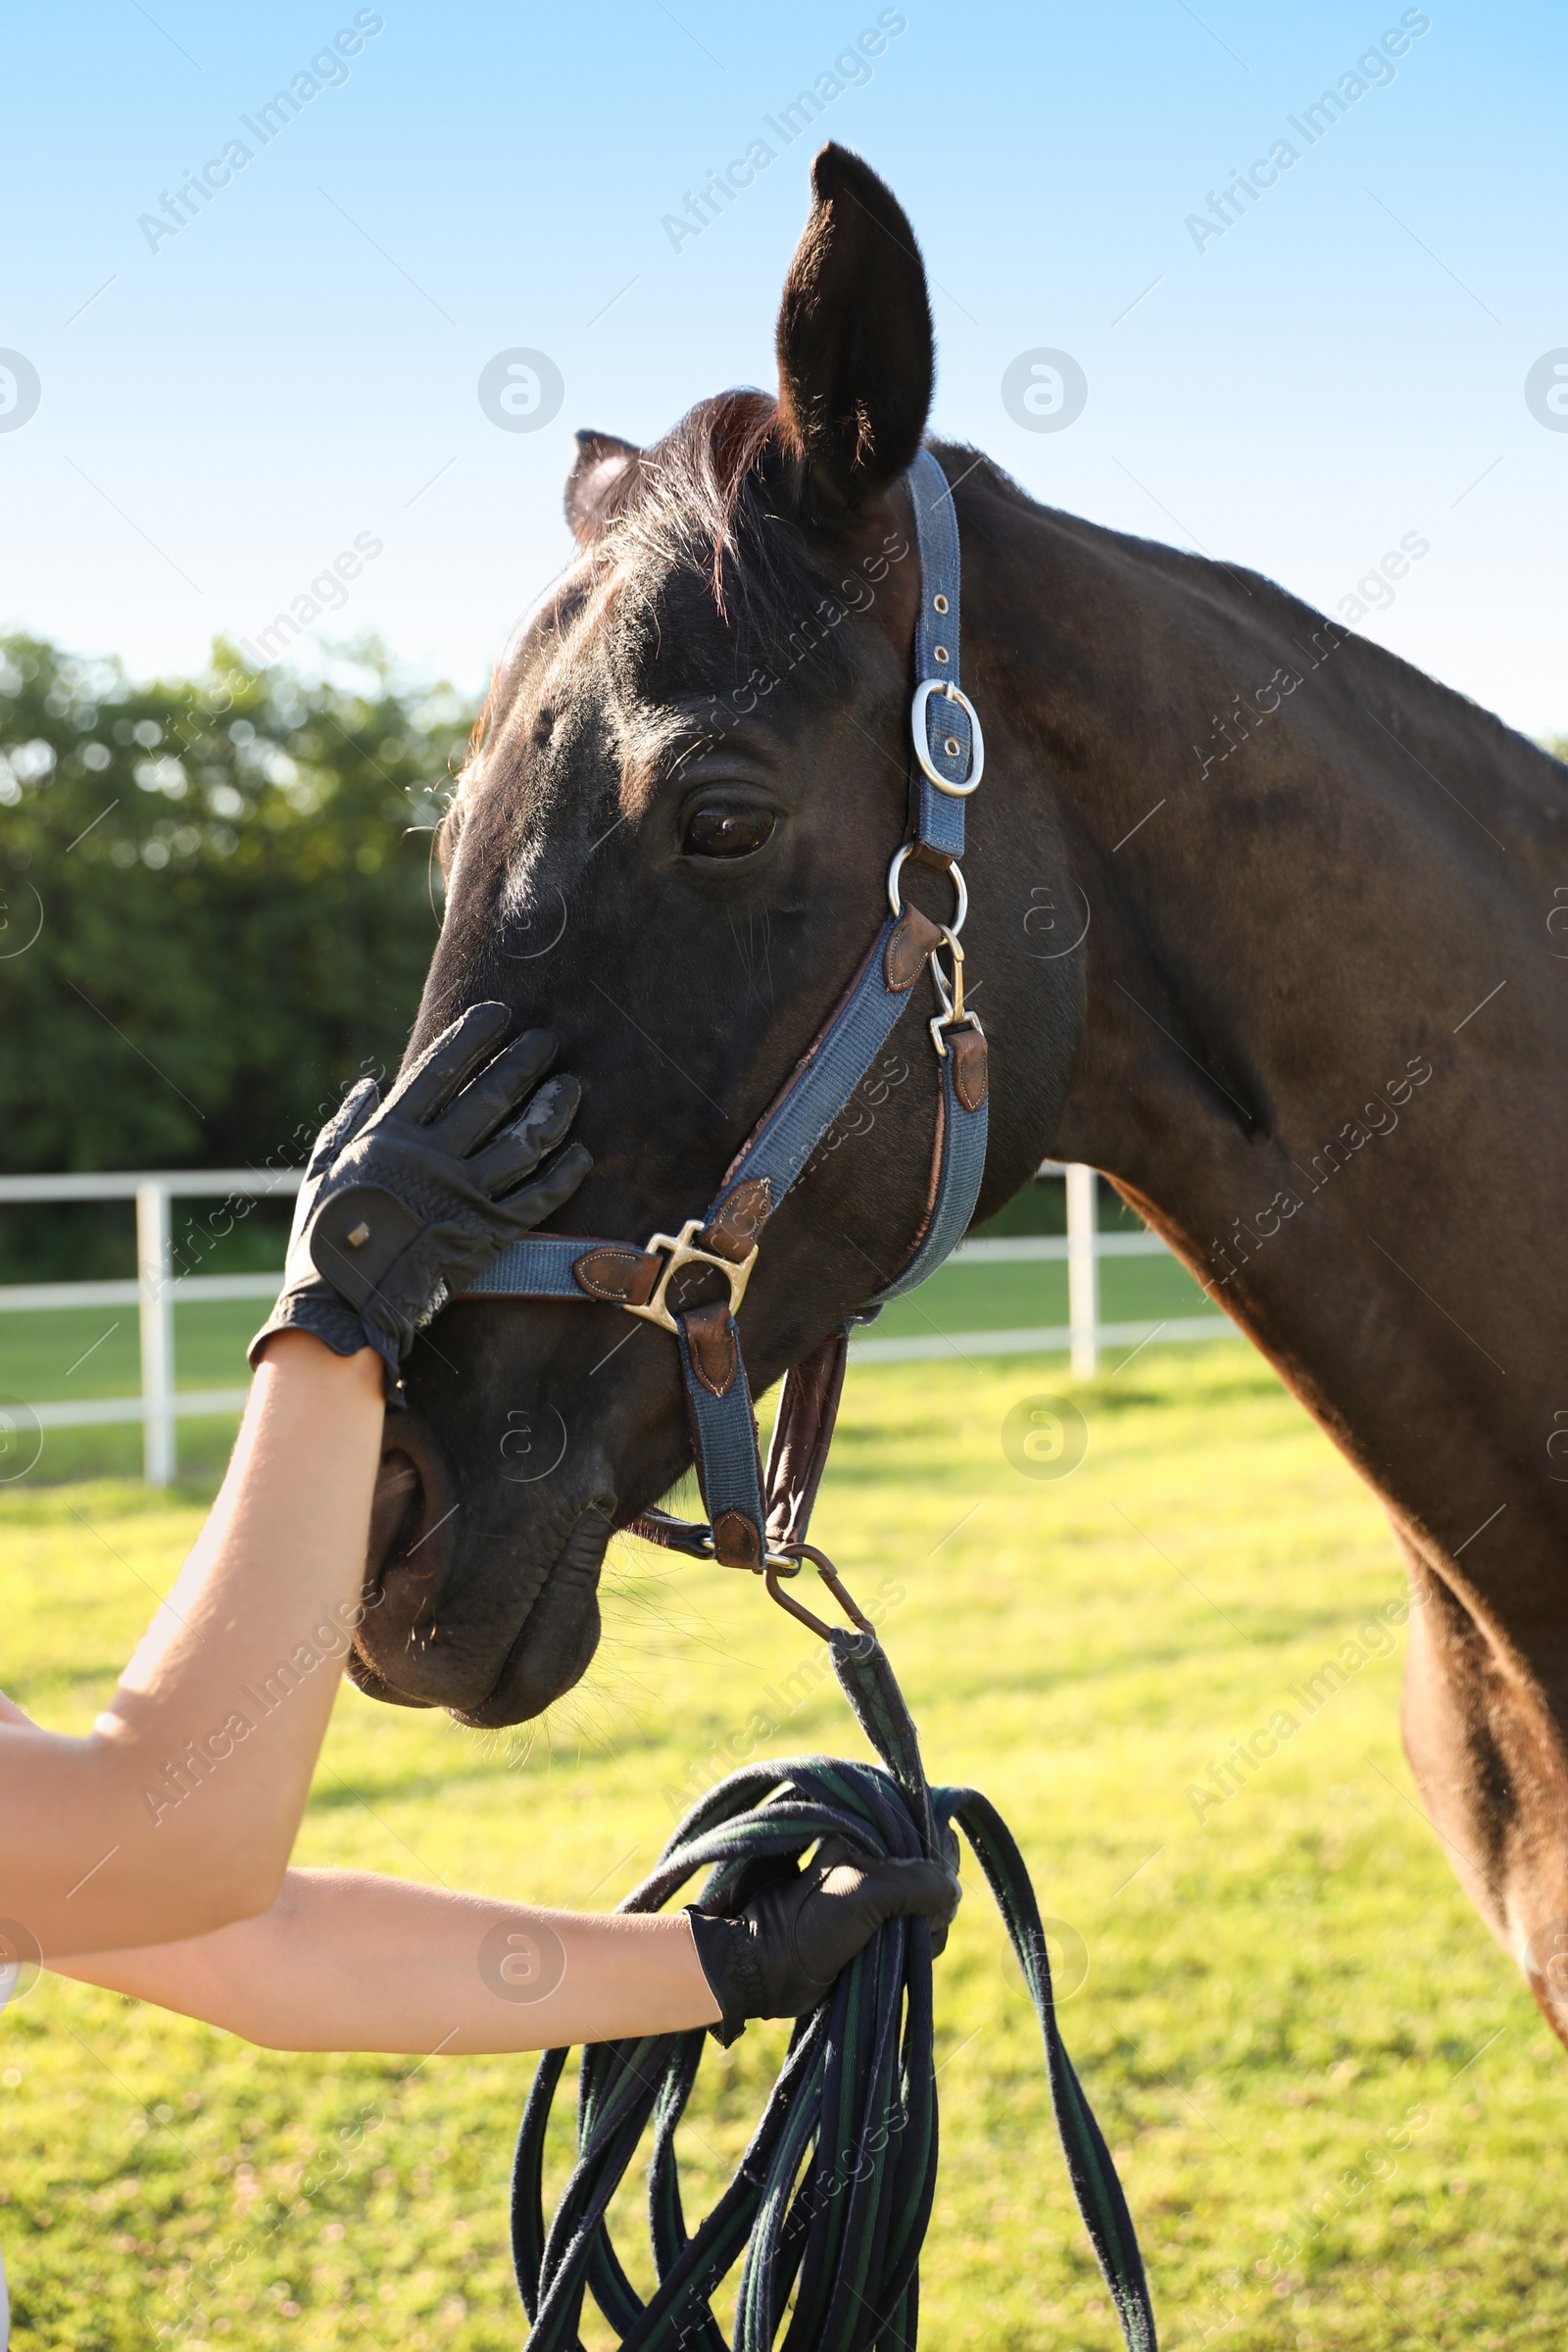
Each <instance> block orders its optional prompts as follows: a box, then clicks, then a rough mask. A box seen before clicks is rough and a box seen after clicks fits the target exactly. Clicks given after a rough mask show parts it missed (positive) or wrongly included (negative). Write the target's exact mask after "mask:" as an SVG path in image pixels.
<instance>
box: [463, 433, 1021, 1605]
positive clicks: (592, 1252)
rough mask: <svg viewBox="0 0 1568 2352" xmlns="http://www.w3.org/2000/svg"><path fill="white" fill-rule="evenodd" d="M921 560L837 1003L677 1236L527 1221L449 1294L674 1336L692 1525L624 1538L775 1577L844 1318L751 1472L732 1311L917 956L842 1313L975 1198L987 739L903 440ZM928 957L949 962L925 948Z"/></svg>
mask: <svg viewBox="0 0 1568 2352" xmlns="http://www.w3.org/2000/svg"><path fill="white" fill-rule="evenodd" d="M907 482H908V486H909V491H910V496H911V498H912V501H913V505H914V516H915V535H916V541H917V545H918V549H919V560H920V615H919V619H918V621H917V622H916V625H915V633H914V655H915V674H916V676H917V678H918V679H919V683H918V685H917V686H916V687H915V690H914V700H913V703H912V704H911V706H910V711H909V724H910V733H911V736H912V740H913V750H914V759H913V762H912V765H911V769H910V776H909V825H908V832H907V837H906V839H905V840H904V841H903V842H902V843H901V844H900V846H899V848H898V850H897V851H896V852H895V854H894V858H893V862H892V864H891V866H890V867H889V869H888V900H889V906H890V912H889V914H888V915H887V917H886V919H885V920H884V922H883V925H882V928H881V930H880V931H879V933H878V934H877V937H876V939H875V940H874V941H873V942H872V944H871V947H870V948H869V949H868V951H867V953H866V955H865V956H864V958H863V960H862V962H861V964H860V966H859V969H858V971H857V972H856V974H855V977H854V978H853V980H852V981H851V982H850V985H849V987H848V989H847V990H846V992H845V994H844V996H843V998H842V999H841V1001H840V1003H839V1005H838V1006H837V1008H836V1010H835V1011H833V1012H832V1013H830V1014H829V1016H828V1019H827V1021H826V1022H825V1023H824V1025H823V1027H822V1028H821V1029H820V1030H819V1031H818V1032H817V1035H816V1037H815V1038H814V1040H813V1041H812V1043H811V1045H810V1047H809V1050H808V1052H807V1054H805V1056H804V1058H803V1059H802V1060H801V1062H800V1063H799V1064H798V1066H797V1068H796V1070H795V1073H794V1075H793V1077H791V1078H790V1079H789V1080H788V1081H787V1082H786V1084H785V1086H784V1087H783V1089H782V1091H781V1092H780V1093H779V1094H778V1095H777V1096H775V1098H774V1100H773V1102H772V1103H770V1104H769V1106H768V1108H767V1109H766V1110H765V1111H764V1112H763V1114H762V1116H761V1118H760V1121H759V1122H758V1124H757V1126H756V1127H755V1128H754V1129H753V1131H752V1133H751V1135H750V1137H749V1138H748V1139H747V1141H746V1142H745V1143H744V1144H743V1145H742V1147H741V1149H740V1151H739V1152H737V1154H736V1156H735V1158H734V1159H733V1160H732V1161H731V1162H730V1165H729V1167H728V1169H727V1170H726V1172H725V1175H724V1180H723V1182H722V1184H721V1185H720V1187H719V1190H718V1194H717V1197H716V1198H715V1199H714V1201H713V1202H712V1203H711V1206H710V1208H709V1210H708V1213H707V1215H706V1216H703V1217H691V1218H688V1220H687V1222H686V1223H685V1224H684V1225H683V1226H682V1227H681V1230H680V1232H679V1233H678V1234H667V1233H656V1234H654V1235H653V1236H652V1237H651V1239H650V1240H649V1242H648V1244H647V1246H646V1248H644V1249H640V1250H639V1249H636V1248H632V1247H628V1246H627V1245H626V1244H625V1243H621V1242H606V1241H596V1240H590V1239H587V1238H585V1237H584V1236H582V1235H580V1234H557V1233H533V1234H528V1235H526V1236H525V1237H524V1238H523V1239H522V1240H521V1241H519V1242H515V1243H513V1245H512V1246H511V1248H510V1249H508V1250H503V1251H502V1253H501V1255H500V1256H499V1257H497V1258H496V1259H495V1260H494V1261H493V1263H492V1264H491V1265H489V1266H488V1267H487V1268H486V1269H485V1271H484V1273H483V1274H482V1275H480V1277H479V1279H478V1280H477V1281H476V1282H475V1283H474V1284H473V1286H472V1288H471V1289H470V1290H468V1291H466V1292H465V1293H464V1294H463V1296H464V1297H465V1298H470V1299H474V1298H480V1299H598V1300H600V1301H602V1302H604V1303H606V1304H609V1305H613V1306H619V1307H623V1308H624V1309H625V1311H626V1312H627V1313H628V1314H632V1315H638V1316H640V1317H642V1318H643V1320H645V1321H646V1322H649V1323H655V1324H657V1325H658V1326H659V1328H660V1329H661V1330H662V1331H667V1332H670V1333H671V1334H672V1335H673V1337H674V1339H675V1343H676V1345H677V1347H678V1348H679V1349H680V1362H681V1373H682V1376H683V1379H684V1382H685V1389H686V1401H687V1410H688V1415H689V1418H690V1422H691V1432H692V1443H693V1448H694V1451H695V1454H696V1460H697V1476H698V1480H699V1483H700V1485H701V1488H702V1495H703V1504H704V1508H705V1509H706V1510H707V1512H708V1524H707V1525H706V1526H695V1525H691V1524H689V1523H688V1522H686V1521H684V1520H680V1519H674V1518H671V1517H670V1516H669V1515H668V1514H667V1513H665V1512H663V1511H645V1512H644V1513H643V1514H642V1515H641V1517H640V1518H637V1519H634V1520H633V1521H632V1522H631V1526H632V1529H633V1532H634V1533H635V1534H638V1535H641V1536H644V1537H646V1538H647V1539H648V1540H649V1541H651V1542H653V1543H657V1544H670V1545H672V1546H673V1547H674V1548H676V1549H677V1550H681V1551H687V1552H691V1553H693V1554H695V1555H697V1556H698V1557H701V1558H716V1559H717V1560H718V1561H719V1562H720V1563H721V1564H722V1565H723V1566H725V1567H730V1568H747V1569H752V1570H754V1571H757V1572H759V1573H762V1572H767V1573H769V1581H770V1582H772V1580H773V1575H774V1574H776V1573H777V1572H784V1573H793V1572H794V1570H795V1567H796V1563H797V1558H798V1556H799V1553H800V1550H801V1548H802V1547H803V1546H804V1544H805V1539H806V1533H807V1528H808V1525H809V1519H810V1513H811V1505H812V1503H813V1502H814V1501H815V1499H816V1490H817V1487H818V1485H819V1484H820V1481H821V1476H822V1471H823V1468H824V1466H825V1463H826V1458H827V1447H828V1441H829V1439H830V1437H831V1434H832V1428H833V1420H834V1416H835V1414H836V1412H837V1409H838V1400H839V1393H840V1390H841V1389H842V1387H843V1382H844V1368H845V1361H846V1355H847V1350H848V1340H849V1331H850V1327H851V1325H850V1324H847V1325H845V1327H844V1328H843V1329H842V1330H839V1331H835V1332H833V1333H832V1334H830V1336H829V1337H828V1338H827V1339H826V1340H824V1341H823V1342H822V1343H821V1345H820V1346H819V1347H817V1348H814V1349H813V1350H812V1352H811V1353H810V1354H809V1356H807V1357H806V1358H805V1359H804V1360H803V1361H802V1362H801V1363H799V1364H797V1365H795V1366H793V1367H792V1368H791V1370H790V1371H789V1372H788V1373H787V1374H786V1376H785V1381H784V1393H783V1397H782V1399H781V1402H780V1407H779V1415H778V1423H777V1427H776V1429H775V1431H774V1436H773V1444H772V1448H771V1451H770V1453H769V1456H768V1463H767V1470H766V1474H765V1477H764V1474H763V1471H762V1466H761V1456H760V1447H759V1444H758V1436H757V1422H756V1417H755V1414H754V1412H753V1409H752V1397H751V1391H750V1389H749V1387H748V1386H747V1380H746V1366H745V1364H744V1362H743V1361H742V1358H741V1344H740V1333H739V1331H738V1329H737V1327H736V1321H735V1318H736V1315H737V1313H738V1311H739V1308H740V1304H741V1300H742V1299H744V1298H745V1296H746V1286H747V1284H748V1282H749V1281H750V1280H751V1274H752V1268H753V1267H754V1266H755V1265H756V1263H757V1253H758V1249H759V1247H760V1236H761V1232H762V1228H763V1226H764V1225H765V1224H766V1222H767V1219H768V1218H769V1217H770V1216H771V1215H772V1213H773V1211H774V1210H775V1209H776V1208H777V1207H778V1204H779V1202H780V1201H782V1200H783V1198H784V1196H785V1194H786V1193H787V1192H788V1191H789V1189H790V1187H791V1185H792V1184H794V1182H795V1180H796V1178H797V1177H798V1176H799V1175H800V1174H801V1172H802V1170H803V1169H804V1168H805V1167H806V1165H807V1163H808V1161H809V1159H810V1157H811V1154H812V1153H813V1152H814V1151H815V1150H816V1147H817V1145H818V1144H819V1143H820V1142H821V1140H822V1138H823V1136H824V1135H825V1134H826V1133H827V1131H828V1129H829V1128H830V1127H831V1126H832V1124H833V1122H834V1120H835V1119H837V1118H838V1117H839V1116H840V1114H841V1113H842V1112H843V1111H844V1110H845V1109H846V1108H847V1107H848V1106H849V1103H850V1102H851V1100H852V1099H853V1097H854V1095H855V1092H856V1089H857V1088H858V1086H859V1085H860V1083H861V1081H862V1080H863V1079H864V1077H865V1076H866V1074H867V1072H868V1071H869V1070H870V1068H871V1066H872V1064H873V1063H874V1061H875V1060H876V1057H877V1055H878V1054H880V1053H881V1051H882V1048H883V1046H884V1045H885V1044H886V1042H887V1039H888V1037H889V1035H890V1034H891V1032H892V1029H893V1025H894V1023H895V1022H896V1021H897V1020H898V1018H899V1016H900V1015H901V1013H903V1011H904V1010H905V1008H906V1006H907V1004H908V1002H909V993H910V991H911V989H912V988H913V987H914V984H915V982H916V981H917V980H918V979H919V977H920V974H921V973H922V972H923V971H924V970H925V969H926V968H927V966H929V967H930V971H931V976H932V979H933V981H934V983H935V987H936V996H937V1011H936V1014H935V1016H934V1017H933V1019H932V1020H931V1022H930V1034H931V1042H932V1045H933V1047H934V1049H935V1053H936V1058H937V1064H938V1069H939V1073H940V1091H939V1094H938V1101H937V1132H936V1148H935V1155H934V1161H933V1167H932V1183H931V1190H930V1196H929V1199H928V1201H927V1205H926V1210H925V1215H924V1218H923V1219H922V1222H921V1225H920V1229H919V1231H918V1232H917V1234H916V1235H915V1237H914V1241H913V1243H912V1244H911V1245H910V1249H909V1252H908V1255H907V1258H906V1260H905V1262H904V1264H903V1266H902V1267H901V1268H900V1270H899V1272H898V1273H897V1274H896V1275H895V1276H894V1277H893V1279H892V1281H891V1282H889V1283H888V1284H887V1285H886V1286H885V1287H884V1288H883V1289H882V1290H880V1291H878V1292H877V1293H876V1295H875V1297H874V1298H873V1299H870V1300H869V1301H868V1302H867V1304H866V1305H865V1306H864V1307H863V1308H862V1309H861V1310H860V1311H859V1312H858V1314H856V1315H854V1316H853V1317H852V1318H851V1324H854V1323H866V1322H869V1321H870V1320H871V1318H872V1316H874V1315H876V1314H878V1313H879V1312H880V1311H881V1309H882V1307H883V1306H885V1305H886V1303H887V1301H888V1300H889V1299H897V1298H900V1297H901V1296H902V1295H903V1294H904V1293H905V1292H906V1291H909V1290H912V1289H913V1288H914V1286H915V1284H916V1283H919V1282H923V1281H924V1280H925V1278H926V1276H927V1275H928V1274H930V1273H932V1272H933V1271H934V1270H935V1269H936V1267H938V1266H939V1265H940V1264H941V1263H942V1261H943V1259H944V1258H945V1257H946V1256H947V1255H948V1253H949V1251H950V1250H952V1249H953V1248H954V1246H955V1244H956V1243H957V1242H958V1241H959V1240H961V1238H962V1236H963V1234H964V1231H965V1229H966V1228H967V1226H968V1224H969V1220H970V1218H971V1217H972V1215H973V1214H974V1205H975V1201H976V1199H977V1198H978V1196H979V1191H980V1179H981V1176H982V1173H983V1172H984V1168H985V1156H986V1090H987V1069H986V1043H985V1035H984V1032H983V1031H982V1029H981V1027H980V1023H979V1021H978V1020H977V1019H976V1017H975V1015H974V1014H973V1013H972V1012H970V1011H968V1010H967V1009H966V1007H965V1005H964V1001H963V949H962V946H961V944H960V938H959V935H960V933H961V932H962V929H963V921H964V915H965V913H966V911H967V908H968V894H967V892H966V891H965V889H964V883H963V875H962V873H961V871H960V869H959V866H958V859H959V858H961V857H962V855H963V841H964V803H965V801H966V800H967V799H968V797H969V795H970V794H971V793H972V792H973V791H974V789H975V787H976V786H977V785H978V783H979V782H980V778H981V774H982V772H983V769H984V765H985V741H984V738H983V736H982V734H981V731H980V721H979V718H978V717H977V715H976V713H975V711H974V707H973V705H972V704H971V703H970V702H969V700H968V698H967V696H965V695H964V693H963V692H962V690H961V688H960V687H959V684H958V520H957V515H956V512H955V509H954V505H953V494H952V491H951V490H950V489H949V487H948V481H947V476H946V475H945V474H944V472H943V470H942V467H941V466H939V465H938V463H937V461H936V459H935V458H934V457H933V456H932V455H931V453H930V451H929V450H921V452H920V454H919V456H918V457H917V458H916V459H915V461H914V464H913V465H912V466H910V468H909V471H908V474H907ZM909 858H923V859H925V860H926V861H927V862H928V863H935V864H939V865H941V866H943V867H945V868H946V869H947V871H948V872H949V873H950V874H951V875H952V877H953V883H954V892H955V905H954V911H953V919H952V921H951V922H948V923H942V924H938V923H933V922H932V921H931V920H930V919H929V917H928V916H926V915H924V914H922V913H921V912H920V909H919V908H918V907H912V906H911V907H906V906H905V905H904V903H903V900H902V898H901V897H900V876H901V874H902V872H903V870H904V867H905V864H906V863H907V860H908V859H909ZM944 951H945V952H946V954H947V956H948V965H949V969H948V972H947V973H946V974H945V973H944V972H943V969H942V966H941V964H940V962H939V961H938V960H937V958H938V956H940V955H941V954H942V953H943V952H944ZM688 1266H703V1267H708V1268H711V1269H712V1270H713V1271H714V1272H716V1273H717V1274H719V1275H721V1276H722V1278H723V1280H724V1283H725V1286H726V1291H727V1297H726V1298H723V1299H712V1300H711V1301H710V1302H709V1303H707V1304H704V1305H699V1306H692V1307H685V1308H682V1307H681V1306H679V1305H678V1304H677V1305H676V1306H675V1307H674V1308H672V1307H671V1305H670V1285H671V1283H672V1281H673V1280H674V1278H675V1276H676V1275H678V1274H679V1273H681V1272H682V1271H683V1269H684V1268H686V1267H688Z"/></svg>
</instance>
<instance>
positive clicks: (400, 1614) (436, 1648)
mask: <svg viewBox="0 0 1568 2352" xmlns="http://www.w3.org/2000/svg"><path fill="white" fill-rule="evenodd" d="M509 1500H510V1501H511V1502H512V1506H513V1507H511V1508H510V1509H509V1511H508V1516H507V1522H506V1524H505V1525H504V1526H501V1527H498V1528H487V1527H486V1526H485V1525H484V1524H483V1521H482V1519H481V1518H480V1516H479V1515H478V1513H476V1512H474V1511H471V1510H469V1509H467V1508H466V1507H465V1498H464V1496H463V1495H462V1493H461V1491H460V1488H459V1485H458V1481H457V1480H456V1478H455V1477H454V1475H453V1472H452V1468H451V1465H450V1463H449V1461H448V1458H447V1455H446V1451H445V1448H444V1447H443V1446H442V1445H441V1442H440V1440H439V1439H438V1438H437V1436H436V1434H435V1431H434V1430H433V1429H432V1427H431V1425H430V1424H429V1422H428V1421H426V1420H424V1419H423V1418H422V1417H421V1416H420V1415H418V1414H417V1413H413V1412H407V1413H397V1414H390V1413H389V1414H388V1416H387V1421H386V1429H385V1434H384V1436H383V1439H382V1448H381V1466H380V1471H379V1473H378V1476H377V1479H376V1487H375V1495H374V1500H373V1502H372V1505H371V1512H370V1536H369V1546H368V1558H367V1562H366V1578H365V1592H364V1599H365V1614H364V1617H363V1619H362V1621H361V1623H360V1626H359V1628H358V1631H357V1633H356V1635H355V1642H354V1648H353V1651H352V1653H351V1655H350V1659H349V1674H350V1676H351V1678H352V1679H353V1681H354V1682H355V1683H356V1684H357V1685H358V1687H359V1689H360V1690H362V1691H365V1692H366V1693H367V1695H368V1696H369V1697H372V1698H379V1699H383V1700H385V1701H387V1702H388V1703H389V1704H391V1705H393V1706H405V1707H445V1708H446V1709H447V1710H448V1712H449V1713H450V1714H452V1715H454V1716H455V1717H456V1718H457V1720H458V1721H459V1722H460V1723H466V1724H471V1725H475V1726H478V1727H483V1728H490V1727H494V1726H499V1725H502V1724H509V1723H521V1722H523V1721H524V1720H525V1719H526V1718H527V1717H529V1716H532V1715H538V1714H540V1713H541V1712H542V1711H543V1710H544V1709H545V1708H546V1707H548V1706H549V1705H550V1704H551V1702H552V1701H553V1700H555V1699H557V1698H559V1697H560V1696H561V1695H562V1693H563V1692H564V1691H569V1690H570V1689H571V1687H572V1685H573V1684H574V1683H575V1682H577V1681H578V1680H579V1678H580V1677H581V1675H582V1674H583V1673H584V1671H585V1669H586V1668H587V1666H588V1663H589V1660H590V1659H591V1658H592V1656H593V1654H594V1650H595V1648H596V1646H597V1644H598V1641H599V1574H600V1570H601V1568H602V1567H603V1564H604V1557H605V1549H606V1546H607V1544H609V1541H610V1534H611V1529H612V1527H613V1523H614V1515H615V1497H614V1495H613V1493H612V1492H610V1491H609V1490H608V1489H607V1488H601V1487H597V1486H590V1489H589V1491H588V1492H587V1493H586V1494H582V1493H577V1494H575V1495H567V1494H562V1495H553V1496H552V1497H551V1499H550V1500H549V1501H548V1502H531V1501H530V1499H529V1498H528V1497H527V1494H526V1489H522V1490H520V1491H518V1492H517V1493H516V1494H515V1495H514V1496H513V1497H509Z"/></svg>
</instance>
